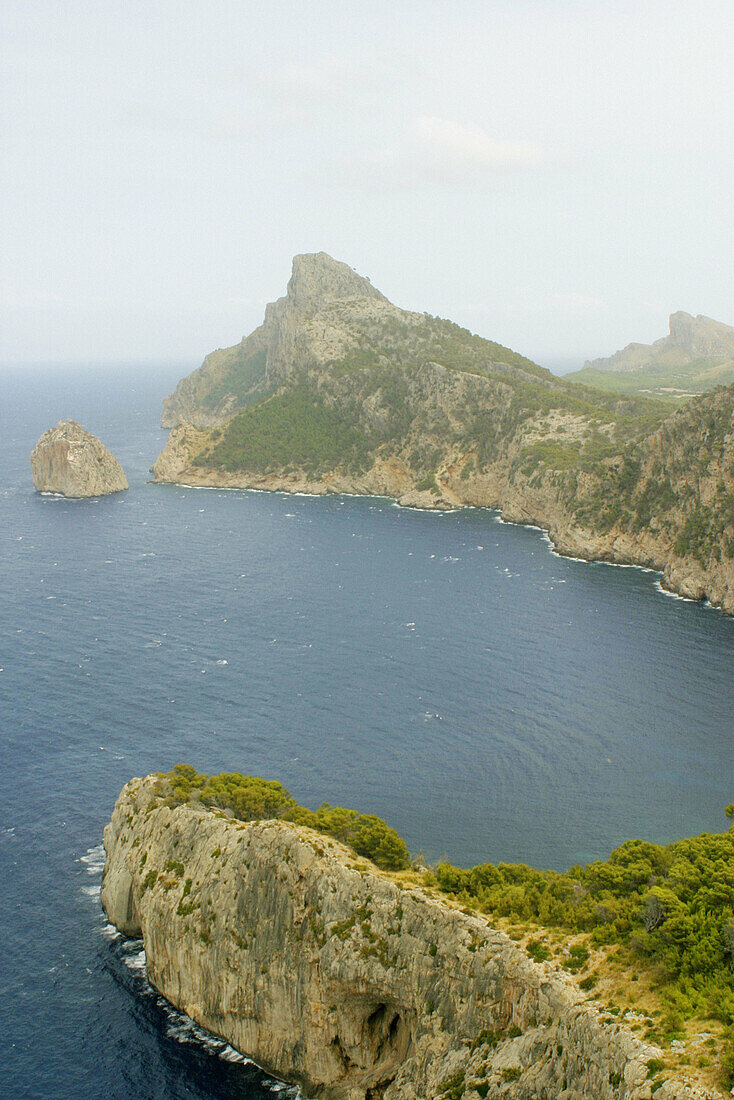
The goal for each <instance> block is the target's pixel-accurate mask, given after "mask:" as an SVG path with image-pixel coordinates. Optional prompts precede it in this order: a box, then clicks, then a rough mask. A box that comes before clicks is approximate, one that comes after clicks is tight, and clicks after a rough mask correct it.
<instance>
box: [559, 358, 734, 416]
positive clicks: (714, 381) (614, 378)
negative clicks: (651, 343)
mask: <svg viewBox="0 0 734 1100" xmlns="http://www.w3.org/2000/svg"><path fill="white" fill-rule="evenodd" d="M564 378H565V380H566V381H568V382H572V383H576V384H578V383H581V384H582V385H584V386H591V387H593V388H594V389H599V390H604V391H605V392H607V393H622V394H637V393H640V394H649V395H651V396H654V397H658V398H661V399H663V400H668V401H670V402H671V404H675V405H677V404H680V402H682V401H687V400H689V399H690V398H691V397H694V396H695V395H696V394H699V393H706V392H707V391H708V390H712V389H714V388H715V387H716V386H729V385H731V384H732V382H734V362H732V361H731V360H729V361H727V362H723V361H722V362H721V363H718V364H712V363H711V361H710V360H707V359H696V360H693V361H691V362H690V363H686V364H685V365H684V366H677V367H674V366H657V365H653V366H647V367H639V368H638V369H637V370H599V369H598V368H597V367H584V368H583V369H582V370H579V371H574V372H573V373H572V374H566V375H564Z"/></svg>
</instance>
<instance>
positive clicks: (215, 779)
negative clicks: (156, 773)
mask: <svg viewBox="0 0 734 1100" xmlns="http://www.w3.org/2000/svg"><path fill="white" fill-rule="evenodd" d="M160 778H161V780H162V781H164V783H165V787H163V786H162V792H161V793H163V794H165V795H166V798H167V802H168V804H169V805H171V806H178V805H182V804H184V803H189V802H199V803H201V804H203V805H204V806H209V807H212V808H219V809H222V810H227V811H228V812H230V813H231V814H232V815H233V816H234V817H236V818H238V819H239V820H241V821H260V820H263V819H270V818H279V819H280V820H282V821H292V822H293V823H294V824H296V825H306V826H308V827H309V828H311V829H315V830H316V831H317V832H320V833H325V834H326V835H327V836H332V837H334V838H335V839H336V840H340V841H342V843H344V844H347V845H349V847H350V848H352V849H353V851H355V852H356V853H357V855H360V856H364V857H365V858H367V859H370V860H372V862H373V863H375V864H377V866H378V867H382V868H383V869H384V870H387V871H400V870H402V869H404V868H405V867H407V866H408V864H409V856H408V849H407V846H406V844H405V841H404V840H403V839H402V837H400V836H399V835H398V834H397V832H396V831H395V829H392V828H391V827H390V826H389V825H387V824H386V823H385V822H384V821H383V820H382V818H379V817H376V816H375V815H374V814H362V813H359V811H357V810H348V809H343V808H342V807H341V806H331V805H329V803H328V802H324V803H322V805H321V806H319V808H318V809H317V810H309V809H307V808H306V807H305V806H299V805H298V803H297V802H296V801H295V799H294V798H292V797H291V795H290V793H289V791H287V790H286V788H285V787H284V786H283V785H282V784H281V783H279V782H277V780H272V779H259V778H257V777H256V776H251V775H241V774H240V773H239V772H229V773H228V772H223V773H222V774H221V775H202V774H200V773H198V772H197V771H196V768H194V767H192V766H191V765H190V764H177V765H176V766H175V767H174V768H173V770H172V771H170V772H168V774H165V775H164V774H161V776H160ZM213 854H214V853H213ZM217 854H219V853H217ZM178 867H181V870H180V872H179V874H180V875H181V874H183V865H182V864H177V865H176V869H178ZM171 869H173V867H172V868H171Z"/></svg>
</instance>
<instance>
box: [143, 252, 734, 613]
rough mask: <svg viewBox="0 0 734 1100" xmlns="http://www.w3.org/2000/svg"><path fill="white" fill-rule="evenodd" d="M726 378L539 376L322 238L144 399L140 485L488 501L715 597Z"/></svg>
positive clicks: (730, 505) (733, 492) (725, 535)
mask: <svg viewBox="0 0 734 1100" xmlns="http://www.w3.org/2000/svg"><path fill="white" fill-rule="evenodd" d="M733 414H734V386H730V387H728V388H719V389H716V390H714V391H712V392H711V393H707V394H703V395H701V396H699V397H696V398H694V399H693V400H691V401H689V402H688V403H686V404H685V405H684V406H682V407H681V408H679V409H677V410H675V411H672V412H671V405H670V403H665V402H661V401H659V400H656V399H652V398H648V397H644V396H639V395H621V394H617V393H604V392H602V391H600V390H594V389H591V388H590V387H586V386H580V385H578V384H577V383H573V382H568V381H566V380H565V379H563V378H558V377H556V376H555V375H553V374H551V372H550V371H548V370H545V369H544V368H542V367H540V366H538V365H537V364H535V363H533V362H531V361H530V360H529V359H526V358H524V357H523V356H522V355H519V354H518V353H516V352H514V351H511V350H510V349H508V348H506V347H503V346H502V345H500V344H497V343H494V342H492V341H490V340H485V339H483V338H481V337H479V336H475V335H472V334H471V333H470V332H468V331H467V330H466V329H462V328H460V327H459V326H458V325H455V324H453V323H452V322H450V321H446V320H442V319H440V318H438V317H432V316H429V315H427V314H422V313H414V312H409V311H407V310H402V309H399V308H398V307H397V306H394V305H392V304H391V303H390V302H389V301H388V300H387V299H386V298H385V297H384V296H383V295H382V294H381V293H380V292H379V291H378V290H376V289H375V287H373V286H372V284H371V283H370V281H369V280H368V279H366V278H363V277H361V276H359V275H357V274H356V272H354V271H353V270H352V269H351V268H350V267H348V266H347V265H346V264H343V263H339V262H337V261H335V260H333V259H331V257H329V256H327V255H326V254H325V253H316V254H309V255H303V256H296V257H295V259H294V261H293V273H292V276H291V279H290V282H289V283H288V289H287V293H286V295H285V297H283V298H280V299H278V301H276V302H274V303H272V304H270V305H268V306H267V307H266V310H265V319H264V321H263V324H262V325H261V326H260V327H259V328H257V329H255V331H254V332H252V333H251V334H250V335H249V336H247V337H245V338H244V339H243V340H242V341H241V343H239V344H236V345H235V346H234V347H231V348H226V349H223V350H219V351H215V352H212V353H211V354H210V355H209V356H207V358H206V359H205V360H204V363H203V364H202V366H201V367H200V368H199V369H198V370H197V371H194V373H193V374H191V375H189V376H188V377H187V378H184V379H183V380H182V381H181V382H180V383H179V385H178V386H177V388H176V390H175V392H174V393H172V394H171V395H170V396H169V397H167V398H166V400H165V402H164V406H163V424H164V426H166V427H170V428H172V429H173V430H172V432H171V435H170V437H169V440H168V443H167V445H166V447H165V449H164V450H163V452H162V453H161V455H160V456H159V458H158V460H157V461H156V463H155V465H154V466H153V468H152V471H153V474H154V476H155V479H156V480H157V481H159V482H165V481H168V482H178V483H184V484H193V485H205V486H227V487H240V488H256V489H277V490H286V491H306V492H312V493H340V492H349V493H359V494H371V493H374V494H382V495H386V496H390V497H393V498H395V499H396V500H398V501H399V502H400V503H401V504H405V505H410V506H413V507H419V508H453V507H459V506H463V505H468V506H486V507H490V508H499V509H501V510H502V514H503V516H504V517H505V518H506V519H508V520H510V521H513V522H518V523H529V524H535V525H538V526H541V527H543V528H545V529H546V530H547V531H548V532H549V534H550V537H551V539H552V541H553V543H554V544H555V546H556V547H557V548H558V549H559V550H560V551H561V552H562V553H566V554H571V555H573V556H575V557H580V558H586V559H598V560H605V561H610V562H617V563H621V564H633V565H640V566H646V567H649V568H652V569H655V570H659V571H660V572H661V573H662V574H663V584H664V585H665V586H666V587H667V588H669V589H671V590H672V591H675V592H678V593H680V594H682V595H684V596H687V597H690V598H693V599H703V598H708V599H709V600H710V601H711V602H712V603H713V604H715V605H718V606H719V607H721V608H723V609H724V610H726V611H728V612H730V613H733V612H734V432H733V431H732V416H733Z"/></svg>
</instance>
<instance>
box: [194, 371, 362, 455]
mask: <svg viewBox="0 0 734 1100" xmlns="http://www.w3.org/2000/svg"><path fill="white" fill-rule="evenodd" d="M212 442H213V445H212V446H210V449H208V450H205V451H204V452H202V453H201V454H200V455H198V456H197V458H196V459H195V464H197V465H200V466H202V465H203V466H209V467H213V468H214V469H221V470H227V471H234V470H241V469H246V470H252V471H254V472H256V473H267V472H268V471H269V470H273V469H282V468H283V467H291V468H296V469H304V470H307V471H314V472H315V471H317V470H321V469H330V468H332V467H334V466H336V465H338V464H339V463H340V462H344V461H346V460H348V459H351V460H352V461H354V460H355V459H358V458H359V456H360V455H361V454H362V452H363V451H364V440H363V438H362V435H361V433H360V432H359V431H358V430H357V424H356V417H355V415H354V414H352V415H351V416H350V413H349V410H345V409H344V408H338V407H336V406H334V405H327V404H326V403H325V402H324V400H323V398H322V397H321V396H320V395H319V393H318V392H317V390H316V389H315V388H312V387H309V386H308V385H307V384H306V383H301V384H300V385H297V386H295V387H293V389H290V390H287V391H285V392H284V393H280V394H276V395H275V396H274V397H270V398H268V399H267V400H266V401H263V402H261V403H260V404H259V405H257V406H255V407H253V408H250V409H245V410H244V412H241V413H239V415H238V416H236V417H234V419H233V420H231V421H229V423H228V424H226V425H225V427H224V428H223V429H222V434H221V436H220V438H219V439H217V440H213V441H212Z"/></svg>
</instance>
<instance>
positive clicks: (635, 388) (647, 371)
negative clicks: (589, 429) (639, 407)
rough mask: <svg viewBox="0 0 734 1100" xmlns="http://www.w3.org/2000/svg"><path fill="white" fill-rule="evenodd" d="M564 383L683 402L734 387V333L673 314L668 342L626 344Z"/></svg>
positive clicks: (703, 320)
mask: <svg viewBox="0 0 734 1100" xmlns="http://www.w3.org/2000/svg"><path fill="white" fill-rule="evenodd" d="M565 377H566V379H567V380H568V381H571V382H581V383H583V384H584V385H588V386H594V387H597V388H598V389H602V390H606V391H610V392H614V393H625V394H636V393H638V394H647V395H648V396H656V397H660V398H663V399H668V400H672V401H675V402H681V401H686V400H688V399H689V398H690V397H692V396H694V395H695V394H699V393H705V392H707V391H708V390H711V389H714V388H715V387H716V386H728V385H731V384H732V383H734V328H732V327H731V326H730V325H725V324H722V322H721V321H713V320H712V319H711V318H710V317H703V316H701V315H699V316H698V317H692V316H691V315H690V314H689V313H684V312H682V311H680V312H678V313H672V314H671V315H670V332H669V334H668V336H664V337H662V338H661V339H660V340H656V341H655V342H654V343H653V344H628V345H627V347H625V348H623V349H622V350H621V351H617V352H615V353H614V355H611V356H609V358H607V359H593V360H591V361H589V362H587V363H585V364H584V366H583V369H582V370H580V371H575V372H574V373H573V374H567V375H566V376H565Z"/></svg>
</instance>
